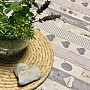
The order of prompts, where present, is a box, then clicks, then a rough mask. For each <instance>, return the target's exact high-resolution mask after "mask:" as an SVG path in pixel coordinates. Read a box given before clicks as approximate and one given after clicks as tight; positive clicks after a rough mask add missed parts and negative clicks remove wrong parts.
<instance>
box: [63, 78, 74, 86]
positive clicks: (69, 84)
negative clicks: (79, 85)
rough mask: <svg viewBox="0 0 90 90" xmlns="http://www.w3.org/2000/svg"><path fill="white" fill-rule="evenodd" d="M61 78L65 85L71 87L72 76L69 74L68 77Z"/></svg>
mask: <svg viewBox="0 0 90 90" xmlns="http://www.w3.org/2000/svg"><path fill="white" fill-rule="evenodd" d="M63 80H64V82H65V84H66V86H67V87H72V84H73V82H74V77H72V76H69V77H66V78H63Z"/></svg>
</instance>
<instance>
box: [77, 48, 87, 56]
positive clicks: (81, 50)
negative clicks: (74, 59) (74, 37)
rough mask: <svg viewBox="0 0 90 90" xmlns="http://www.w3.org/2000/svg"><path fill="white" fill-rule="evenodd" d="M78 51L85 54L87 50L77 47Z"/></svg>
mask: <svg viewBox="0 0 90 90" xmlns="http://www.w3.org/2000/svg"><path fill="white" fill-rule="evenodd" d="M77 51H78V52H79V53H80V54H81V55H84V52H85V51H86V50H85V49H84V48H77Z"/></svg>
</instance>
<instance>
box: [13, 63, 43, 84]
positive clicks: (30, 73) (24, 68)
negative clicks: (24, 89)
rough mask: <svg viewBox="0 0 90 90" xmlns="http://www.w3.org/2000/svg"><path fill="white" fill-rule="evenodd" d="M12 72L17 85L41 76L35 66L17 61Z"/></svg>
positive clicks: (27, 82)
mask: <svg viewBox="0 0 90 90" xmlns="http://www.w3.org/2000/svg"><path fill="white" fill-rule="evenodd" d="M14 73H15V75H16V77H17V78H18V83H19V85H26V84H29V83H31V82H33V81H36V80H39V79H40V78H41V72H40V70H39V68H38V67H36V66H28V65H27V64H25V63H19V64H18V65H17V66H16V67H15V68H14Z"/></svg>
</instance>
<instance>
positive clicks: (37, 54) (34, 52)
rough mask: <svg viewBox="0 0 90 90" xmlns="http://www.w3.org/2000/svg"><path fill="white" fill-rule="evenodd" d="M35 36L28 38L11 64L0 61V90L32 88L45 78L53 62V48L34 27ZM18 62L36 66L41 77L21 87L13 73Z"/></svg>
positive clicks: (30, 89) (29, 89) (26, 89)
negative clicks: (25, 46) (21, 51)
mask: <svg viewBox="0 0 90 90" xmlns="http://www.w3.org/2000/svg"><path fill="white" fill-rule="evenodd" d="M35 37H36V40H30V43H29V45H28V47H27V48H26V50H24V52H23V55H22V57H21V58H20V59H19V60H16V61H14V63H11V64H9V63H1V62H0V90H32V89H34V88H36V87H37V86H38V85H40V84H41V83H42V82H43V81H44V80H45V79H46V78H47V76H48V74H49V73H50V70H51V68H52V64H53V50H52V47H51V45H50V43H49V41H48V39H47V38H46V37H45V36H44V35H43V34H42V33H41V32H40V31H38V30H37V29H35ZM8 62H11V61H8ZM18 63H26V64H27V65H29V66H32V65H35V66H37V67H38V68H39V69H40V71H41V73H42V77H41V79H40V80H38V81H35V82H33V83H30V84H28V85H26V86H23V87H20V86H18V82H17V79H16V77H15V75H14V73H13V70H14V67H15V66H16V65H17V64H18Z"/></svg>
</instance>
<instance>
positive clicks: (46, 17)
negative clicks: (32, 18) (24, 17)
mask: <svg viewBox="0 0 90 90" xmlns="http://www.w3.org/2000/svg"><path fill="white" fill-rule="evenodd" d="M60 17H61V15H50V16H45V17H43V18H41V19H39V22H42V21H44V22H45V21H49V20H55V19H56V18H60Z"/></svg>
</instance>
